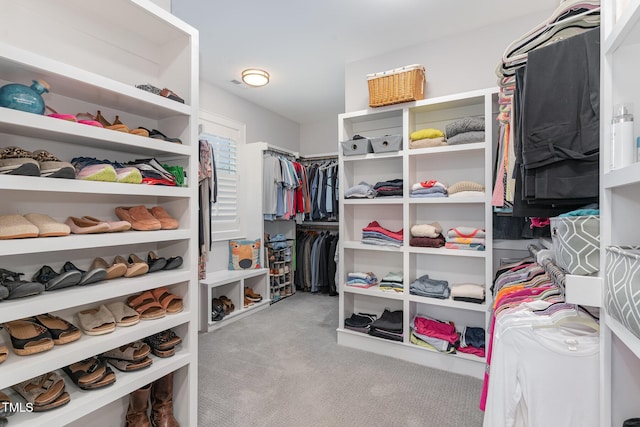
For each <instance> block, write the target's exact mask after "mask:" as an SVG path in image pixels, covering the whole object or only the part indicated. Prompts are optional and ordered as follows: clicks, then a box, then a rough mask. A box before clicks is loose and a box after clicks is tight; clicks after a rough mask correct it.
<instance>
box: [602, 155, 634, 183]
mask: <svg viewBox="0 0 640 427" xmlns="http://www.w3.org/2000/svg"><path fill="white" fill-rule="evenodd" d="M602 182H603V184H604V188H610V189H615V188H618V187H624V186H627V185H635V184H638V183H640V162H638V163H633V164H631V165H630V166H627V167H625V168H622V169H615V170H612V171H611V172H609V173H605V174H604V178H603V179H602Z"/></svg>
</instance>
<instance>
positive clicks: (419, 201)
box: [409, 196, 487, 205]
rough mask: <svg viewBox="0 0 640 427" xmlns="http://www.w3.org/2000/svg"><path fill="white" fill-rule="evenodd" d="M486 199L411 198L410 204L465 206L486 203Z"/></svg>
mask: <svg viewBox="0 0 640 427" xmlns="http://www.w3.org/2000/svg"><path fill="white" fill-rule="evenodd" d="M486 202H487V198H486V197H484V196H483V197H455V196H454V197H433V198H428V197H427V198H421V197H409V204H412V205H422V204H425V205H431V204H434V205H440V204H443V205H446V204H450V203H451V204H457V203H460V204H465V203H486Z"/></svg>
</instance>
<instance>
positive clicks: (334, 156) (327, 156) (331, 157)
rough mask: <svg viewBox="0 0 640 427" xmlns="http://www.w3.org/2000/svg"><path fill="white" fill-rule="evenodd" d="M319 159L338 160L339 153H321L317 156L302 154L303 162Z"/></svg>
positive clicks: (301, 159)
mask: <svg viewBox="0 0 640 427" xmlns="http://www.w3.org/2000/svg"><path fill="white" fill-rule="evenodd" d="M319 160H338V153H336V154H319V155H317V156H300V161H301V162H317V161H319Z"/></svg>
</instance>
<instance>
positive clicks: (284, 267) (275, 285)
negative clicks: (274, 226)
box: [267, 241, 295, 303]
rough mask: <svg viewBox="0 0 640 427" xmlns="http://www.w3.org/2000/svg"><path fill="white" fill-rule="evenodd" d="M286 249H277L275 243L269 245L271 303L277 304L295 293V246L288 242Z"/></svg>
mask: <svg viewBox="0 0 640 427" xmlns="http://www.w3.org/2000/svg"><path fill="white" fill-rule="evenodd" d="M286 244H287V246H286V247H285V248H279V249H276V248H274V247H273V243H267V257H268V266H269V287H270V292H271V294H270V295H271V302H272V303H274V302H277V301H279V300H281V299H283V298H286V297H290V296H291V295H293V294H294V293H295V285H294V283H293V274H294V270H293V245H292V243H291V242H290V241H286Z"/></svg>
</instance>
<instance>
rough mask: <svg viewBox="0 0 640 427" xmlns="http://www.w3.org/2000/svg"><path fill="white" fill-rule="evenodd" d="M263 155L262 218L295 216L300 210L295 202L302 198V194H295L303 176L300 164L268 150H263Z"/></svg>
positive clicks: (282, 218) (281, 218)
mask: <svg viewBox="0 0 640 427" xmlns="http://www.w3.org/2000/svg"><path fill="white" fill-rule="evenodd" d="M263 157H264V158H263V161H264V164H263V177H262V178H263V179H262V186H263V188H262V190H263V191H262V197H263V199H262V213H263V214H264V219H265V220H268V221H274V220H288V219H292V218H295V216H296V213H297V212H298V211H299V210H300V208H299V207H297V206H296V203H297V202H298V201H299V200H301V199H302V200H303V199H304V197H303V194H302V195H298V194H297V193H298V189H301V186H302V179H303V177H304V175H303V173H302V166H301V165H300V164H299V163H297V162H295V161H293V160H292V159H289V158H286V157H285V156H283V155H281V154H276V153H271V152H269V151H267V152H265V155H264V156H263Z"/></svg>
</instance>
